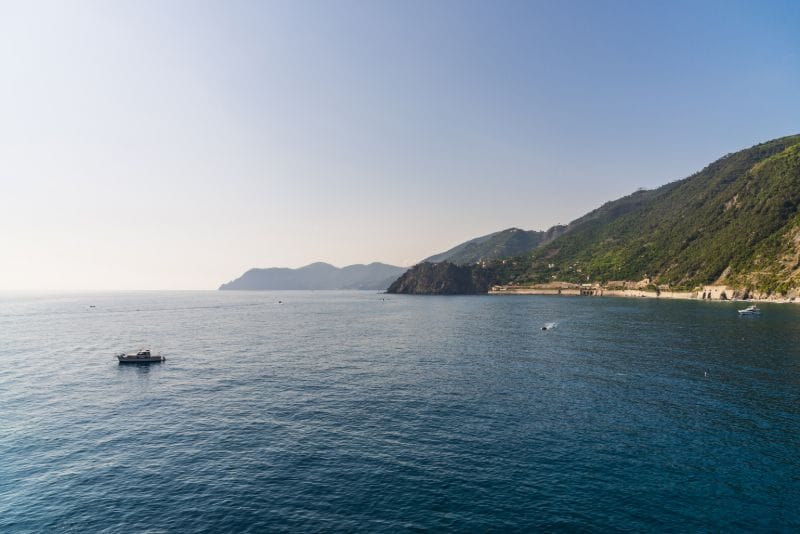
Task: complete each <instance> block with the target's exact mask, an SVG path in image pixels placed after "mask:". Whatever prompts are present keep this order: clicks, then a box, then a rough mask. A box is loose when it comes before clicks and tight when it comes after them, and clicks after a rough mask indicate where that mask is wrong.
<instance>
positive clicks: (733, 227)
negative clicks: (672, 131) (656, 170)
mask: <svg viewBox="0 0 800 534" xmlns="http://www.w3.org/2000/svg"><path fill="white" fill-rule="evenodd" d="M798 207H800V135H796V136H791V137H784V138H781V139H776V140H773V141H769V142H767V143H762V144H759V145H756V146H754V147H751V148H749V149H746V150H742V151H740V152H736V153H734V154H728V155H726V156H724V157H722V158H721V159H719V160H717V161H716V162H714V163H712V164H711V165H709V166H708V167H706V168H705V169H703V170H702V171H700V172H698V173H696V174H694V175H693V176H690V177H688V178H685V179H683V180H679V181H676V182H672V183H669V184H667V185H664V186H662V187H659V188H658V189H654V190H649V191H648V190H640V191H637V192H635V193H633V194H631V195H628V196H626V197H623V198H621V199H618V200H615V201H612V202H608V203H606V204H604V205H603V206H601V207H600V208H598V209H596V210H593V211H592V212H590V213H588V214H586V215H585V216H583V217H581V218H579V219H577V220H575V221H573V222H572V223H570V224H569V225H568V226H567V227H566V228H563V227H562V229H561V230H559V232H558V233H559V235H557V236H555V238H554V239H552V240H548V241H545V240H543V241H542V242H540V243H539V245H538V246H537V247H536V248H535V249H534V250H533V251H532V252H528V253H523V254H519V255H516V256H513V257H508V258H504V259H495V260H492V261H488V262H486V261H484V262H482V263H481V265H471V266H466V267H465V268H466V269H467V270H468V271H469V272H468V273H465V272H459V276H461V277H472V278H475V277H477V278H480V279H481V280H488V281H489V282H488V283H487V287H489V286H491V285H492V284H495V283H497V284H534V283H544V282H550V281H553V280H560V281H568V282H587V281H591V282H601V283H602V282H609V281H617V280H642V279H644V278H649V279H650V280H651V281H652V283H653V284H656V285H660V286H669V287H670V288H673V289H692V288H695V287H697V286H701V285H705V284H727V285H730V286H732V287H735V288H739V289H742V290H748V291H755V292H759V293H765V294H770V293H786V292H788V291H789V290H790V289H791V288H798V287H800V213H799V212H798ZM407 274H408V273H407ZM404 276H405V275H404ZM406 284H407V285H411V283H410V281H409V280H407V281H406ZM444 285H445V286H446V284H444Z"/></svg>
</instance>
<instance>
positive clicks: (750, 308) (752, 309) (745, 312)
mask: <svg viewBox="0 0 800 534" xmlns="http://www.w3.org/2000/svg"><path fill="white" fill-rule="evenodd" d="M738 311H739V315H757V314H759V313H761V310H759V309H758V307H757V306H748V307H746V308H745V309H743V310H738Z"/></svg>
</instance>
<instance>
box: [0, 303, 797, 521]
mask: <svg viewBox="0 0 800 534" xmlns="http://www.w3.org/2000/svg"><path fill="white" fill-rule="evenodd" d="M279 300H280V301H282V302H283V303H282V304H279V303H278V301H279ZM90 305H94V306H95V307H94V308H90V307H89V306H90ZM738 307H741V306H738ZM736 308H737V305H736V304H731V303H702V302H670V301H656V300H649V299H642V300H635V299H602V298H568V297H561V298H559V297H541V296H530V297H524V296H519V297H490V296H482V297H399V296H388V295H379V294H374V293H368V292H285V293H270V292H264V293H261V292H249V293H247V292H245V293H235V292H231V293H226V292H197V293H194V292H188V293H185V292H170V293H159V292H153V293H148V292H140V293H113V294H83V295H38V296H37V295H33V296H32V295H5V296H2V297H0V362H2V366H0V531H2V532H56V531H57V532H263V531H295V532H311V531H334V530H345V531H354V530H362V531H391V532H397V531H406V530H437V531H440V530H458V531H487V530H495V531H498V530H503V531H523V530H525V531H530V530H594V531H598V530H599V531H618V530H635V531H654V530H655V531H697V530H701V531H703V530H711V531H797V530H798V529H800V306H797V305H766V304H765V305H763V306H762V308H763V309H764V313H763V314H762V315H761V316H760V317H749V318H740V317H738V316H737V314H736V311H735V310H736ZM551 321H556V322H558V323H559V325H558V328H556V329H555V330H550V331H546V332H543V331H542V330H541V329H540V328H541V325H542V324H544V323H545V322H551ZM140 346H150V347H152V348H153V349H154V350H160V351H161V352H162V353H163V354H164V355H165V356H166V357H167V361H166V362H165V363H163V364H153V365H149V366H132V367H129V366H120V365H118V363H117V362H116V361H115V360H114V359H113V358H112V356H113V354H114V353H115V352H118V351H123V350H130V349H136V348H138V347H140Z"/></svg>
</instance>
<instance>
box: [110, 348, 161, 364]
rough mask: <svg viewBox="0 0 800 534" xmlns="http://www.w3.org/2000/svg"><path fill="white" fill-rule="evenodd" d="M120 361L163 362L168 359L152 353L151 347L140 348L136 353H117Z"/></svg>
mask: <svg viewBox="0 0 800 534" xmlns="http://www.w3.org/2000/svg"><path fill="white" fill-rule="evenodd" d="M117 359H118V360H119V363H152V362H163V361H166V360H167V359H166V358H165V357H163V356H162V355H160V354H151V353H150V349H146V350H140V351H139V352H137V353H136V354H125V353H124V352H123V353H122V354H117Z"/></svg>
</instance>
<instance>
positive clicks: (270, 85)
mask: <svg viewBox="0 0 800 534" xmlns="http://www.w3.org/2000/svg"><path fill="white" fill-rule="evenodd" d="M798 95H800V2H795V1H791V2H734V1H724V2H644V1H636V2H623V1H612V2H602V1H587V2H560V1H559V2H533V1H530V2H488V1H486V2H463V1H458V2H432V1H424V2H422V1H421V2H413V1H402V2H400V1H398V2H372V1H370V2H367V1H360V2H345V1H319V2H302V1H286V2H256V1H252V2H232V1H225V2H222V1H218V2H194V1H192V2H175V1H167V2H163V1H158V2H156V1H153V2H142V1H135V2H133V1H131V2H121V1H120V2H80V1H73V2H53V3H38V2H27V1H25V2H18V3H14V2H3V3H0V186H1V188H0V289H133V288H140V289H148V288H153V289H155V288H214V287H216V286H217V285H219V284H220V283H222V282H225V281H227V280H230V279H232V278H235V277H236V276H238V275H239V274H240V273H241V272H242V271H244V270H245V269H247V268H249V267H254V266H259V267H267V266H290V267H297V266H301V265H304V264H307V263H310V262H312V261H318V260H322V261H328V262H331V263H334V264H336V265H346V264H350V263H367V262H371V261H384V262H387V263H394V264H406V265H407V264H411V263H414V262H416V261H418V260H419V259H421V258H423V257H425V256H428V255H430V254H433V253H437V252H441V251H442V250H444V249H447V248H449V247H451V246H453V245H455V244H457V243H459V242H461V241H464V240H466V239H469V238H472V237H475V236H478V235H482V234H486V233H489V232H492V231H496V230H501V229H504V228H508V227H511V226H517V227H522V228H525V229H545V228H547V227H549V226H551V225H553V224H556V223H566V222H569V221H570V220H572V219H574V218H576V217H578V216H580V215H582V214H583V213H585V212H586V211H588V210H590V209H592V208H594V207H596V206H598V205H600V204H602V203H603V202H605V201H608V200H611V199H614V198H617V197H619V196H622V195H624V194H627V193H629V192H632V191H634V190H635V189H637V188H639V187H648V188H650V187H654V186H658V185H661V184H663V183H666V182H668V181H672V180H675V179H679V178H683V177H685V176H687V175H689V174H691V173H693V172H695V171H697V170H699V169H701V168H702V167H703V166H705V165H706V164H708V163H710V162H711V161H712V160H714V159H716V158H717V157H719V156H721V155H723V154H725V153H727V152H732V151H735V150H738V149H741V148H745V147H748V146H751V145H753V144H755V143H758V142H761V141H765V140H768V139H771V138H775V137H780V136H783V135H788V134H792V133H798V132H800V99H799V98H798Z"/></svg>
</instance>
